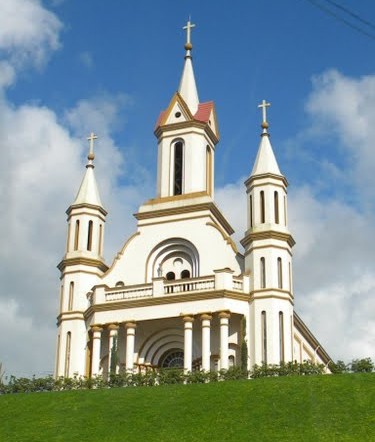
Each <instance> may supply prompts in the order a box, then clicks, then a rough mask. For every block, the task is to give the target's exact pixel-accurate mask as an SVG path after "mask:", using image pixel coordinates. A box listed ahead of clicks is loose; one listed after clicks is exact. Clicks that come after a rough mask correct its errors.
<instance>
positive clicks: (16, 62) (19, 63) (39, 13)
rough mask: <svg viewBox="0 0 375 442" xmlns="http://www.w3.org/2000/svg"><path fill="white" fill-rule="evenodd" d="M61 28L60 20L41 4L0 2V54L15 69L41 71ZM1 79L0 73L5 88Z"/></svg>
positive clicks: (36, 1) (33, 0)
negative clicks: (37, 69) (32, 67)
mask: <svg viewBox="0 0 375 442" xmlns="http://www.w3.org/2000/svg"><path fill="white" fill-rule="evenodd" d="M61 28H62V24H61V22H60V20H59V19H58V18H57V17H56V15H55V14H53V13H52V12H50V11H48V10H47V9H45V8H44V7H43V5H42V3H41V1H40V0H2V1H1V2H0V29H1V32H0V53H1V54H2V58H3V59H6V60H7V63H8V64H9V66H11V67H13V68H15V69H20V68H23V67H25V66H28V65H32V66H35V67H38V68H40V67H42V66H43V65H44V64H45V62H46V61H47V60H48V58H49V56H50V54H51V53H52V52H53V51H55V50H56V49H58V48H59V46H60V42H59V32H60V31H61ZM3 75H4V74H2V72H1V70H0V85H1V84H4V80H2V81H1V78H2V77H3ZM8 75H9V70H8ZM13 79H14V77H13ZM7 84H9V76H8V82H7V83H6V84H5V85H7Z"/></svg>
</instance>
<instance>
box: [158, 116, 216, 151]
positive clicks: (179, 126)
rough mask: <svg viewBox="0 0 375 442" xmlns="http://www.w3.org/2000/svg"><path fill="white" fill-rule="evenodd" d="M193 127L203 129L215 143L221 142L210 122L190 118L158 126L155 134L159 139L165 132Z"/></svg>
mask: <svg viewBox="0 0 375 442" xmlns="http://www.w3.org/2000/svg"><path fill="white" fill-rule="evenodd" d="M191 127H196V128H198V129H203V130H204V131H205V132H206V134H207V135H208V137H209V139H210V140H211V141H212V142H213V144H215V145H216V144H217V143H218V142H219V137H218V136H216V135H215V133H214V131H213V130H212V129H211V127H210V125H209V124H208V123H205V122H203V121H198V120H190V121H181V122H179V123H170V124H166V125H164V126H158V127H157V128H156V130H155V132H154V134H155V136H156V137H157V138H158V139H159V138H160V137H161V136H162V135H163V134H164V133H165V132H169V131H173V130H181V129H188V128H191Z"/></svg>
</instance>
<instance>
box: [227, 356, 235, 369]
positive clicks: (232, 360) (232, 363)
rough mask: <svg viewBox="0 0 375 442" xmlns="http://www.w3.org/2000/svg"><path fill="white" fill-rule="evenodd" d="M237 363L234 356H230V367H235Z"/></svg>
mask: <svg viewBox="0 0 375 442" xmlns="http://www.w3.org/2000/svg"><path fill="white" fill-rule="evenodd" d="M234 364H235V361H234V356H233V355H230V356H229V358H228V365H229V367H234Z"/></svg>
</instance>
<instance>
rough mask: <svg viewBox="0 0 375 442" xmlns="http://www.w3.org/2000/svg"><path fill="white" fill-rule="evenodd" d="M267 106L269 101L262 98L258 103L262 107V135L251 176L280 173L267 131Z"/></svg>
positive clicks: (269, 104)
mask: <svg viewBox="0 0 375 442" xmlns="http://www.w3.org/2000/svg"><path fill="white" fill-rule="evenodd" d="M269 106H271V103H267V102H266V100H263V101H262V103H261V104H259V105H258V107H259V108H261V109H262V117H263V118H262V124H261V127H262V135H261V140H260V144H259V149H258V154H257V157H256V160H255V164H254V167H253V170H252V172H251V176H253V175H261V174H264V173H272V174H274V175H281V172H280V169H279V166H278V164H277V161H276V157H275V154H274V153H273V150H272V146H271V142H270V136H269V133H268V127H269V124H268V122H267V107H269Z"/></svg>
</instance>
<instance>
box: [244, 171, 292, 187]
mask: <svg viewBox="0 0 375 442" xmlns="http://www.w3.org/2000/svg"><path fill="white" fill-rule="evenodd" d="M267 178H272V179H275V180H279V181H282V182H283V184H284V186H285V187H288V180H287V179H286V178H285V176H284V175H276V174H275V173H260V174H259V175H250V176H249V178H247V180H246V181H245V186H246V187H247V186H251V184H252V183H253V182H254V181H256V180H262V179H267Z"/></svg>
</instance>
